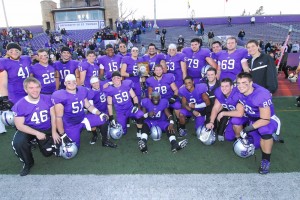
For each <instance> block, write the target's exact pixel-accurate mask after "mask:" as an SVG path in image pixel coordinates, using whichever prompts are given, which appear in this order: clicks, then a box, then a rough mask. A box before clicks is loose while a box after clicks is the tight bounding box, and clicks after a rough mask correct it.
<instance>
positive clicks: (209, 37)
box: [207, 30, 215, 47]
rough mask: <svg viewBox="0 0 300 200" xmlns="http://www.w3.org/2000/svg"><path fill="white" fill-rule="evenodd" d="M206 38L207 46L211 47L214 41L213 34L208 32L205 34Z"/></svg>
mask: <svg viewBox="0 0 300 200" xmlns="http://www.w3.org/2000/svg"><path fill="white" fill-rule="evenodd" d="M207 37H208V46H209V47H211V45H212V43H213V41H214V37H215V34H214V32H213V31H212V30H210V31H209V32H208V34H207Z"/></svg>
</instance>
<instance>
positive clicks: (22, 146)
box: [12, 130, 53, 165]
mask: <svg viewBox="0 0 300 200" xmlns="http://www.w3.org/2000/svg"><path fill="white" fill-rule="evenodd" d="M43 132H44V133H48V134H47V136H46V139H45V140H37V142H38V144H39V148H40V151H41V152H42V154H43V155H44V156H47V157H48V156H51V155H52V152H49V151H46V149H48V148H51V146H52V144H53V139H52V137H51V136H49V132H50V131H43ZM35 138H36V137H35V136H33V135H29V134H26V133H23V132H21V131H19V130H17V132H16V133H15V135H14V138H13V141H12V147H13V150H14V151H15V154H16V155H17V156H18V157H19V158H20V160H21V162H23V163H24V164H25V165H32V164H33V163H34V159H33V156H32V152H31V143H30V141H32V140H33V139H35Z"/></svg>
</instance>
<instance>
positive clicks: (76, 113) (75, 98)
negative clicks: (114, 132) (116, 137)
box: [52, 74, 116, 148]
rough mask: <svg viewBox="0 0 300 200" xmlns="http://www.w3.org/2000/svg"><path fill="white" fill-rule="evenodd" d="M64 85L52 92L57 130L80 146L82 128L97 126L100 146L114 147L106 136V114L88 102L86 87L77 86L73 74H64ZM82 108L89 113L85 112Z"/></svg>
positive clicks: (89, 128) (89, 129) (88, 128)
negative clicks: (64, 87) (62, 87)
mask: <svg viewBox="0 0 300 200" xmlns="http://www.w3.org/2000/svg"><path fill="white" fill-rule="evenodd" d="M65 85H66V89H65V90H63V89H62V90H58V91H56V92H54V93H53V94H52V102H53V104H54V109H55V116H56V126H57V130H58V132H59V133H60V134H63V133H66V134H67V135H68V136H69V137H70V138H71V139H72V140H73V141H74V142H75V143H76V145H77V146H78V147H80V133H81V131H82V129H83V128H84V127H85V128H86V129H87V130H88V131H91V127H99V128H100V131H101V135H102V146H105V147H112V148H116V145H115V144H113V143H112V142H111V141H110V140H109V139H108V138H107V131H108V124H107V123H106V121H107V115H106V114H105V113H102V112H100V111H99V110H98V109H97V108H95V107H94V106H93V105H91V104H90V103H89V101H88V99H87V96H88V90H87V88H85V87H82V86H78V87H77V84H76V77H75V75H74V74H68V75H67V76H66V78H65ZM84 108H86V109H87V110H88V111H89V112H90V113H91V114H85V113H84Z"/></svg>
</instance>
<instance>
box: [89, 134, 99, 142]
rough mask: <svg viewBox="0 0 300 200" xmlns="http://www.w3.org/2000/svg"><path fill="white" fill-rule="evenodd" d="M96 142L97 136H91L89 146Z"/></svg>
mask: <svg viewBox="0 0 300 200" xmlns="http://www.w3.org/2000/svg"><path fill="white" fill-rule="evenodd" d="M97 140H98V135H93V136H92V139H91V141H90V144H95V143H96V142H97Z"/></svg>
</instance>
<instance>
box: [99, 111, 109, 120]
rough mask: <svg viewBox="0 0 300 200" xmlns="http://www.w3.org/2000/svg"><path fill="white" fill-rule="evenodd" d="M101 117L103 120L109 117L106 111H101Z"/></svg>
mask: <svg viewBox="0 0 300 200" xmlns="http://www.w3.org/2000/svg"><path fill="white" fill-rule="evenodd" d="M99 117H100V119H101V121H106V120H107V119H108V116H107V114H105V113H103V112H102V113H100V115H99Z"/></svg>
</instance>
